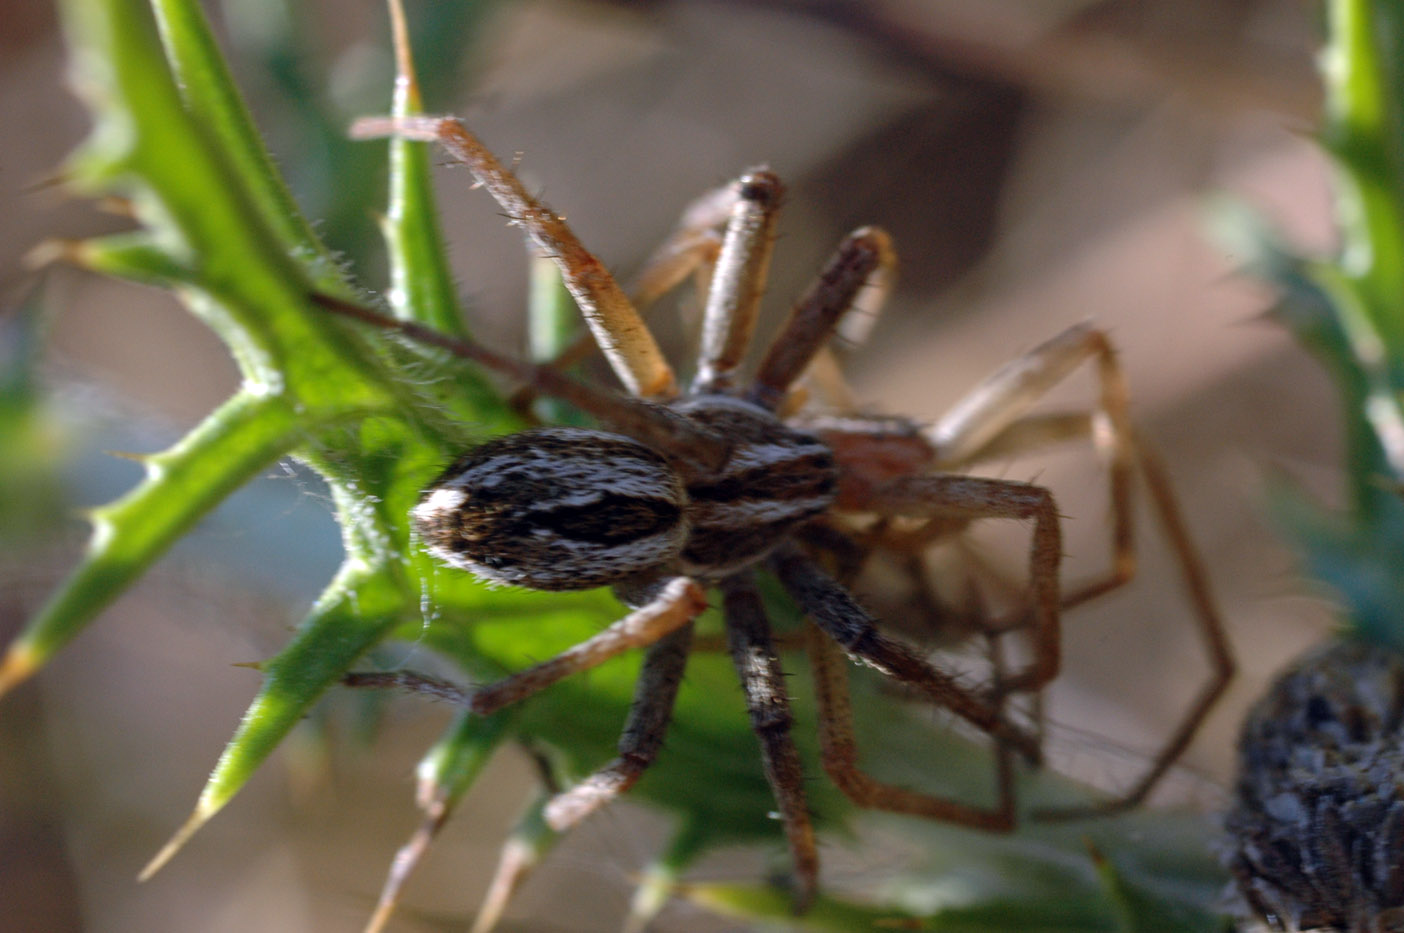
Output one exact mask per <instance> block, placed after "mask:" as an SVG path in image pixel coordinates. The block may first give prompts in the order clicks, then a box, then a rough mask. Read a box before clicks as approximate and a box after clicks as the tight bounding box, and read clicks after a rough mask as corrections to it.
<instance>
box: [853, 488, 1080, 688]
mask: <svg viewBox="0 0 1404 933" xmlns="http://www.w3.org/2000/svg"><path fill="white" fill-rule="evenodd" d="M867 496H868V498H867V501H865V502H864V503H862V509H863V510H864V511H868V512H874V513H877V514H879V515H894V516H896V515H900V516H909V517H913V518H955V519H970V520H974V519H982V518H1009V519H1016V520H1021V521H1025V520H1029V519H1032V520H1033V523H1034V527H1033V535H1032V542H1031V543H1030V546H1029V571H1028V573H1029V586H1030V589H1031V591H1032V593H1031V597H1032V601H1033V624H1032V643H1033V652H1034V658H1033V660H1032V662H1030V664H1029V666H1028V667H1027V668H1025V669H1024V670H1023V671H1020V672H1019V673H1017V674H1014V675H1012V676H1011V677H1010V678H1009V679H1008V680H1006V681H1005V682H1004V683H1003V684H1002V685H1000V688H999V689H1000V691H1001V692H1005V693H1017V692H1023V691H1030V692H1032V691H1037V690H1039V689H1041V688H1042V687H1043V686H1044V685H1045V684H1047V683H1048V682H1049V681H1051V680H1052V679H1053V678H1054V677H1056V676H1057V675H1058V669H1059V667H1060V655H1061V648H1062V645H1061V643H1060V635H1059V615H1060V606H1061V601H1060V599H1059V595H1058V592H1059V581H1058V566H1059V564H1060V563H1061V561H1062V557H1063V553H1062V530H1061V527H1060V525H1059V518H1058V510H1057V506H1056V505H1054V502H1053V495H1052V493H1050V492H1049V491H1048V490H1047V489H1044V488H1043V487H1041V486H1034V485H1031V484H1029V483H1020V482H1015V481H1013V480H1002V479H991V478H988V477H983V476H964V475H959V474H957V475H951V474H943V473H933V474H927V475H923V476H905V477H898V478H896V479H892V480H889V481H887V482H884V483H881V484H877V485H875V486H874V487H873V488H871V489H870V490H868V492H867Z"/></svg>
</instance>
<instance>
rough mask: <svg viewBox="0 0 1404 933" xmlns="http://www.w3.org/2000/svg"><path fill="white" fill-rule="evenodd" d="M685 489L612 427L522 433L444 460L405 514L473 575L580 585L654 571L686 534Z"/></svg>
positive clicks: (541, 586)
mask: <svg viewBox="0 0 1404 933" xmlns="http://www.w3.org/2000/svg"><path fill="white" fill-rule="evenodd" d="M686 505H687V493H686V492H685V491H684V489H683V485H682V481H681V479H679V477H678V475H677V474H676V473H675V472H674V471H673V469H672V467H671V466H670V465H669V464H668V462H667V461H666V460H665V459H663V457H662V456H660V455H659V454H657V453H655V452H654V451H653V450H651V449H649V448H648V447H645V446H643V445H642V444H639V443H638V442H637V441H634V440H631V439H630V438H627V437H624V436H622V435H618V434H607V433H605V432H602V431H588V430H583V429H580V428H546V429H542V430H537V431H524V432H522V433H520V434H513V435H510V436H507V437H501V438H497V439H496V440H492V441H489V442H488V443H486V444H483V445H482V446H481V447H477V448H475V449H473V450H472V451H470V452H469V453H468V454H466V455H464V456H463V457H461V458H459V460H458V461H457V462H456V463H454V464H453V466H451V467H449V468H448V469H447V470H446V471H445V472H444V473H443V475H442V476H440V477H439V478H438V479H437V480H435V481H434V483H433V484H432V485H431V486H430V487H429V488H428V489H427V490H425V492H424V495H423V496H422V497H421V498H420V500H419V504H418V505H417V506H415V508H414V511H413V513H412V515H413V519H414V524H415V528H416V529H417V530H418V532H419V534H420V536H421V537H422V538H423V539H424V542H425V545H426V547H427V548H428V550H429V553H431V554H433V555H434V556H435V557H437V558H438V559H439V560H442V561H444V562H445V563H447V564H449V565H451V566H454V567H457V568H459V569H461V570H467V571H469V572H470V573H473V574H475V575H476V576H478V577H480V578H481V579H484V580H488V581H491V582H495V583H508V584H512V585H515V586H525V587H528V588H530V589H535V590H580V589H589V588H591V587H596V586H604V585H607V584H610V583H613V582H615V581H617V580H619V579H620V578H622V577H626V576H630V575H632V574H637V573H641V572H644V571H648V570H651V569H654V568H657V567H659V566H660V565H662V564H665V563H667V562H668V561H670V560H672V559H673V558H674V557H676V556H677V554H678V552H679V551H680V550H681V549H682V546H683V543H684V542H685V541H686V539H687V533H688V522H687V518H686Z"/></svg>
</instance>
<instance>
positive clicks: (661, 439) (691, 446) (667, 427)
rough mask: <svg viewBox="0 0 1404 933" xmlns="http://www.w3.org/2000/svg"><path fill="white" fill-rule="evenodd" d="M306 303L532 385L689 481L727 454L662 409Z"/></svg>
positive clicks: (468, 345) (402, 325) (452, 342)
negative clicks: (656, 453)
mask: <svg viewBox="0 0 1404 933" xmlns="http://www.w3.org/2000/svg"><path fill="white" fill-rule="evenodd" d="M308 298H309V299H310V300H311V301H312V302H313V303H314V304H316V305H318V306H319V307H321V308H324V309H325V310H327V311H331V312H333V313H335V314H340V315H342V316H343V317H349V318H352V319H354V320H357V321H360V322H361V323H363V324H370V325H371V326H373V327H379V328H380V329H382V330H387V331H391V332H393V333H398V334H403V335H404V336H406V337H409V338H411V339H413V340H415V341H417V342H419V343H423V344H427V345H429V346H431V347H438V348H439V349H441V350H446V351H448V352H449V353H450V354H452V355H453V356H456V357H459V358H460V359H465V360H470V361H472V362H474V363H478V364H480V365H482V366H486V367H488V368H490V369H495V370H497V371H498V372H499V373H502V374H503V375H506V376H509V377H511V378H513V379H517V380H519V381H521V382H524V383H528V384H530V385H533V386H535V387H536V388H537V389H538V390H539V391H541V392H544V393H546V394H547V395H551V396H553V397H554V398H559V399H562V400H563V401H566V402H569V403H570V404H572V405H574V406H575V407H576V408H579V409H580V410H581V411H583V412H585V413H586V414H589V415H593V416H594V417H596V418H598V419H599V420H600V421H602V422H604V423H605V424H607V425H609V426H610V427H611V428H614V429H615V430H617V431H619V432H620V433H621V434H627V435H629V436H630V437H634V438H638V439H639V440H641V441H643V442H645V443H647V444H650V445H651V446H653V447H654V448H655V449H658V450H662V451H667V452H668V453H669V454H670V455H673V456H674V457H676V458H678V459H677V460H676V462H677V463H678V465H679V466H680V467H682V468H684V469H685V470H687V471H688V472H689V475H692V474H697V473H707V472H713V471H715V470H716V469H717V468H718V467H720V466H721V464H722V463H723V462H725V460H726V458H727V457H728V456H729V454H730V445H729V444H728V443H727V442H726V441H725V439H723V438H720V437H718V436H717V435H715V434H712V433H711V432H709V431H707V430H706V429H704V428H701V427H699V426H698V425H697V424H696V423H695V422H694V421H692V420H689V419H688V418H685V417H683V416H681V415H679V414H677V413H676V412H673V411H672V410H671V409H668V408H666V407H663V406H661V405H655V404H652V403H650V402H646V401H643V400H642V399H636V398H630V397H629V396H625V395H620V394H619V393H617V392H610V391H608V390H606V389H597V388H595V387H594V386H591V385H589V384H587V383H584V382H580V381H578V380H575V379H572V378H571V377H569V376H567V375H565V374H564V373H561V372H558V371H557V370H556V369H554V368H553V367H551V366H546V365H542V364H538V363H526V362H523V361H521V360H518V359H515V358H513V357H510V356H506V355H504V354H501V353H497V352H495V351H493V350H490V349H488V348H487V347H485V346H483V345H482V344H480V343H478V342H477V341H474V340H471V339H468V338H463V337H450V336H449V335H447V334H443V333H440V332H439V331H436V330H433V329H431V328H428V327H425V326H423V325H422V324H416V323H415V322H414V321H402V320H400V319H399V318H393V317H390V316H388V315H385V314H381V313H380V312H378V311H372V310H371V309H370V308H366V307H363V306H361V305H358V304H355V303H354V302H349V301H344V300H342V299H340V298H337V297H335V296H332V295H326V294H323V293H321V292H313V293H311V294H310V295H309V296H308Z"/></svg>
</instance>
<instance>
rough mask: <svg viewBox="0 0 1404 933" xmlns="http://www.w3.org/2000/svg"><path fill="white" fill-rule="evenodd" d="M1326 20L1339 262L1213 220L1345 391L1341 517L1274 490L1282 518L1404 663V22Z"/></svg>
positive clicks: (1367, 626) (1321, 575)
mask: <svg viewBox="0 0 1404 933" xmlns="http://www.w3.org/2000/svg"><path fill="white" fill-rule="evenodd" d="M1326 6H1327V11H1328V41H1327V45H1326V47H1325V49H1324V50H1323V51H1322V55H1321V71H1322V75H1323V77H1324V79H1325V86H1326V113H1325V117H1324V122H1323V126H1322V130H1321V137H1320V138H1321V143H1322V146H1323V147H1324V148H1325V149H1326V151H1327V152H1328V153H1329V154H1330V156H1331V157H1332V160H1333V163H1334V166H1335V179H1334V180H1335V194H1336V218H1337V223H1338V229H1339V236H1340V245H1339V247H1338V249H1337V251H1336V253H1335V255H1332V256H1329V257H1323V258H1306V257H1302V256H1299V255H1296V254H1294V253H1293V252H1292V251H1291V250H1290V249H1289V248H1288V247H1286V246H1284V245H1283V244H1282V242H1281V240H1280V239H1279V238H1278V237H1276V236H1275V235H1274V233H1273V232H1272V230H1271V229H1270V228H1269V227H1268V226H1267V225H1266V224H1264V223H1262V222H1261V221H1260V220H1258V219H1256V218H1254V217H1253V216H1252V215H1251V214H1250V213H1249V212H1247V211H1245V210H1243V209H1242V208H1240V207H1235V206H1232V205H1227V206H1224V207H1223V209H1222V210H1221V211H1220V212H1219V215H1218V220H1219V222H1220V224H1219V225H1220V227H1221V229H1222V230H1223V232H1224V234H1225V236H1226V237H1228V238H1229V239H1231V241H1232V242H1233V244H1234V246H1235V248H1237V249H1239V250H1241V251H1242V252H1243V253H1244V254H1246V255H1248V256H1249V257H1250V266H1251V268H1252V270H1253V271H1254V272H1256V273H1257V274H1258V275H1260V276H1262V277H1264V278H1266V279H1268V280H1269V281H1271V282H1273V283H1274V284H1276V285H1277V286H1278V289H1279V294H1280V299H1279V302H1278V304H1277V307H1276V308H1275V315H1276V317H1277V318H1278V319H1279V320H1280V321H1282V322H1283V323H1284V324H1286V325H1287V326H1288V327H1290V328H1291V329H1292V331H1293V332H1294V333H1295V334H1296V335H1297V337H1298V339H1300V340H1301V342H1302V344H1303V345H1304V346H1306V347H1307V348H1308V349H1309V350H1311V351H1312V352H1313V353H1314V354H1315V355H1316V356H1317V357H1318V358H1319V359H1320V360H1321V361H1322V362H1323V364H1324V365H1325V366H1326V368H1327V369H1328V370H1329V371H1330V372H1331V374H1332V376H1334V377H1335V380H1336V383H1337V385H1338V387H1339V389H1340V397H1341V413H1342V419H1343V421H1344V425H1345V432H1346V463H1345V469H1346V478H1347V490H1346V494H1347V495H1346V509H1345V512H1344V513H1343V514H1336V513H1333V512H1330V511H1327V510H1325V509H1323V508H1321V507H1319V506H1317V505H1316V504H1315V503H1313V502H1311V501H1309V500H1308V499H1307V498H1306V497H1305V496H1304V495H1302V494H1301V493H1300V492H1299V491H1297V490H1296V489H1295V488H1294V487H1292V486H1290V485H1289V484H1287V483H1286V482H1282V483H1279V484H1277V486H1276V487H1275V488H1274V490H1273V504H1274V506H1275V511H1276V514H1277V515H1278V516H1279V518H1280V519H1281V520H1282V522H1283V523H1284V525H1285V526H1286V527H1287V528H1288V530H1289V532H1290V533H1291V534H1292V536H1293V537H1294V538H1295V539H1296V541H1297V542H1298V544H1299V545H1300V547H1301V548H1302V550H1303V552H1304V553H1305V554H1306V557H1307V561H1308V565H1309V567H1310V569H1311V572H1312V574H1313V575H1314V576H1315V577H1316V578H1317V579H1319V580H1320V581H1322V582H1323V583H1325V584H1327V585H1328V586H1330V587H1331V588H1332V589H1333V590H1335V591H1336V592H1337V593H1338V594H1339V595H1340V597H1341V598H1342V600H1343V602H1344V607H1343V608H1344V609H1345V622H1346V625H1347V626H1348V627H1349V628H1350V630H1351V631H1352V632H1354V633H1355V634H1358V635H1361V636H1363V637H1367V638H1370V639H1373V640H1376V641H1379V642H1382V643H1385V644H1389V645H1392V646H1394V647H1396V648H1400V649H1404V618H1402V617H1401V615H1400V611H1399V607H1401V606H1404V498H1401V495H1400V492H1401V488H1404V487H1401V484H1402V483H1404V401H1402V400H1404V112H1401V101H1400V89H1401V88H1404V61H1402V60H1401V55H1404V44H1401V42H1404V10H1401V8H1400V6H1399V5H1398V4H1397V3H1390V2H1379V0H1331V2H1330V3H1328V4H1327V5H1326Z"/></svg>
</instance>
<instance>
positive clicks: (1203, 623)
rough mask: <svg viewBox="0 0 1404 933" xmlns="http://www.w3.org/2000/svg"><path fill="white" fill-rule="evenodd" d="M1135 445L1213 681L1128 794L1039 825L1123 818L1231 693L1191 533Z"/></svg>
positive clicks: (1046, 814) (1225, 648) (1161, 473)
mask: <svg viewBox="0 0 1404 933" xmlns="http://www.w3.org/2000/svg"><path fill="white" fill-rule="evenodd" d="M1134 440H1135V441H1136V455H1137V464H1138V465H1139V467H1140V470H1141V475H1142V476H1144V477H1145V480H1146V486H1147V488H1148V489H1149V490H1150V499H1151V505H1152V507H1153V508H1154V510H1155V515H1156V518H1157V520H1158V521H1159V523H1160V526H1161V528H1162V530H1163V533H1164V534H1165V537H1166V538H1167V539H1168V540H1169V541H1170V545H1171V550H1172V551H1173V552H1174V554H1175V557H1176V562H1177V563H1178V565H1179V568H1180V577H1181V582H1182V583H1183V585H1184V587H1185V591H1186V593H1187V594H1188V596H1189V601H1190V604H1191V605H1192V606H1193V608H1194V617H1195V622H1196V625H1197V627H1198V630H1199V637H1200V639H1201V640H1202V641H1203V642H1204V646H1205V651H1206V653H1207V654H1208V655H1209V662H1210V673H1209V679H1208V680H1207V681H1206V682H1205V683H1204V685H1203V686H1202V687H1200V690H1199V694H1198V695H1197V696H1196V697H1195V699H1194V701H1193V702H1192V703H1191V704H1190V707H1189V709H1187V710H1186V711H1185V713H1184V714H1183V715H1182V716H1181V718H1180V723H1179V725H1178V726H1176V727H1175V731H1174V732H1173V733H1171V735H1170V738H1169V739H1167V740H1166V742H1165V745H1164V746H1163V747H1162V748H1161V749H1160V751H1159V752H1158V753H1156V756H1155V758H1154V759H1153V760H1152V762H1151V764H1150V767H1149V768H1147V769H1146V772H1145V774H1143V775H1141V777H1140V779H1138V780H1137V781H1136V783H1134V784H1133V785H1131V787H1130V788H1129V789H1128V790H1126V791H1125V792H1124V793H1122V794H1121V795H1120V796H1117V797H1114V798H1113V799H1111V800H1107V801H1104V802H1102V803H1099V804H1096V805H1093V806H1089V807H1080V808H1074V809H1067V810H1041V811H1036V812H1035V813H1034V814H1033V816H1034V818H1035V819H1039V820H1062V819H1077V818H1080V817H1084V816H1092V815H1096V814H1102V813H1119V812H1121V811H1123V810H1129V809H1131V808H1132V807H1135V806H1137V805H1139V804H1140V803H1141V802H1142V801H1144V800H1145V799H1146V796H1147V795H1148V794H1149V793H1150V792H1151V790H1152V789H1153V788H1154V787H1155V785H1156V784H1157V783H1158V782H1159V781H1160V779H1161V778H1163V777H1164V776H1165V773H1166V772H1167V771H1169V770H1170V768H1171V766H1172V765H1174V763H1175V762H1176V761H1177V760H1179V758H1180V756H1181V755H1182V754H1184V752H1185V749H1186V748H1188V747H1189V744H1190V742H1191V741H1192V740H1193V739H1194V736H1195V733H1197V732H1198V731H1199V727H1200V726H1201V725H1202V724H1203V722H1204V720H1205V718H1206V717H1207V716H1208V715H1209V711H1210V710H1211V709H1213V707H1214V704H1216V703H1217V702H1218V701H1219V698H1220V697H1222V696H1223V695H1224V691H1225V690H1227V689H1228V685H1229V681H1231V680H1232V679H1233V675H1234V672H1235V669H1236V666H1237V665H1236V663H1235V661H1234V658H1233V652H1232V650H1230V648H1229V644H1228V634H1227V632H1226V631H1225V630H1224V623H1223V619H1222V618H1220V616H1219V611H1218V607H1217V606H1216V605H1215V602H1214V597H1213V595H1212V594H1211V592H1210V589H1209V577H1208V574H1207V573H1206V572H1205V570H1204V564H1203V562H1202V561H1201V560H1200V559H1199V554H1198V552H1197V551H1196V550H1195V547H1194V543H1193V542H1192V541H1191V540H1190V536H1189V531H1188V530H1187V529H1186V528H1185V524H1184V518H1183V515H1182V513H1181V511H1180V507H1179V504H1178V503H1177V502H1176V501H1175V494H1174V491H1173V490H1172V489H1171V487H1170V480H1169V477H1168V476H1167V475H1166V472H1165V468H1164V466H1163V465H1162V464H1161V463H1160V460H1159V458H1158V457H1156V456H1155V454H1154V453H1153V452H1151V450H1150V449H1149V448H1148V447H1146V445H1145V444H1144V443H1143V442H1141V441H1140V440H1139V439H1134Z"/></svg>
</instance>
